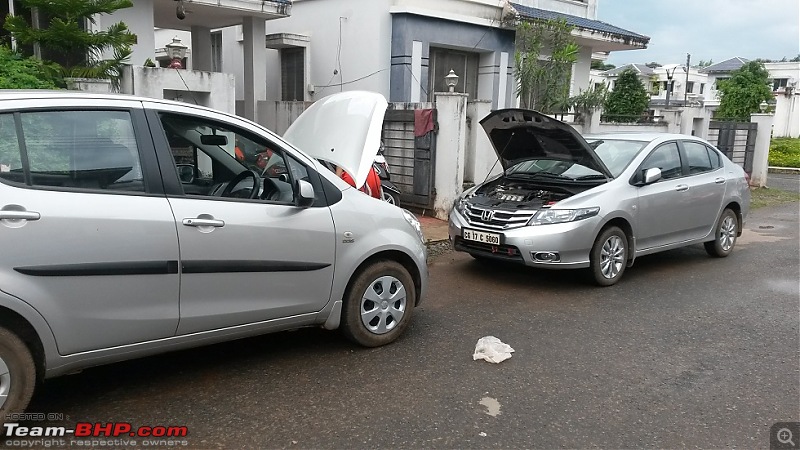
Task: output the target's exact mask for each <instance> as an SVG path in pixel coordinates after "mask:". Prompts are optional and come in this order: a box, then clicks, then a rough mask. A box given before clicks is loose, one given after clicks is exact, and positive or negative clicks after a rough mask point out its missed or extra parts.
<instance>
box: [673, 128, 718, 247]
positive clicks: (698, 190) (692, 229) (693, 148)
mask: <svg viewBox="0 0 800 450" xmlns="http://www.w3.org/2000/svg"><path fill="white" fill-rule="evenodd" d="M681 146H682V150H683V153H682V155H683V159H684V160H685V161H686V166H687V167H686V169H687V170H688V173H689V175H688V176H687V177H686V178H685V182H686V184H687V185H688V186H689V190H688V191H687V194H688V196H689V199H690V201H689V205H688V206H687V214H686V220H687V224H686V226H687V228H688V230H687V231H688V234H689V238H690V239H700V238H702V237H704V236H707V235H708V234H709V233H710V232H711V229H712V228H713V227H714V225H715V224H716V222H717V217H719V214H720V211H721V209H722V199H723V198H724V197H725V184H726V182H727V179H726V174H725V171H724V170H723V169H722V168H721V164H720V160H719V155H718V154H717V152H715V151H714V150H712V149H710V148H708V147H707V146H706V145H705V144H703V143H701V142H695V141H681Z"/></svg>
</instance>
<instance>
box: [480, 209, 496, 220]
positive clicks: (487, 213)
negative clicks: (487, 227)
mask: <svg viewBox="0 0 800 450" xmlns="http://www.w3.org/2000/svg"><path fill="white" fill-rule="evenodd" d="M492 219H494V211H492V210H491V209H484V210H483V211H481V220H483V221H484V222H489V221H491V220H492Z"/></svg>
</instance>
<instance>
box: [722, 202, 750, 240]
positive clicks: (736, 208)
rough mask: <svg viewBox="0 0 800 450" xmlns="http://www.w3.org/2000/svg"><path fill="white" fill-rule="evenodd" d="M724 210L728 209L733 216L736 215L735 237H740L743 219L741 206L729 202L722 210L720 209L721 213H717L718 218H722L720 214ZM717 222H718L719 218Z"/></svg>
mask: <svg viewBox="0 0 800 450" xmlns="http://www.w3.org/2000/svg"><path fill="white" fill-rule="evenodd" d="M726 209H730V210H731V211H733V213H734V214H736V229H737V230H736V236H737V237H739V236H741V235H742V225H743V222H744V219H743V217H742V205H740V204H739V202H736V201H731V202H729V203H728V204H727V205H725V207H724V208H722V211H720V212H719V214H720V216H722V213H723V212H724V211H725V210H726ZM717 220H719V218H718V219H717Z"/></svg>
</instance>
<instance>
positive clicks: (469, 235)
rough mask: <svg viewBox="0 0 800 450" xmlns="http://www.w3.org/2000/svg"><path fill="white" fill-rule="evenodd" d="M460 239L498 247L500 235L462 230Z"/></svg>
mask: <svg viewBox="0 0 800 450" xmlns="http://www.w3.org/2000/svg"><path fill="white" fill-rule="evenodd" d="M462 237H463V238H464V239H466V240H468V241H475V242H483V243H484V244H492V245H500V235H499V234H497V233H484V232H483V231H475V230H463V231H462Z"/></svg>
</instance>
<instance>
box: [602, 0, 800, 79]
mask: <svg viewBox="0 0 800 450" xmlns="http://www.w3.org/2000/svg"><path fill="white" fill-rule="evenodd" d="M597 18H598V19H599V20H602V21H603V22H608V23H610V24H612V25H616V26H618V27H621V28H624V29H626V30H629V31H633V32H635V33H639V34H643V35H645V36H650V43H649V44H648V45H647V49H645V50H626V51H619V52H611V56H610V57H609V59H608V61H607V62H608V63H611V64H615V65H617V66H620V65H623V64H626V63H648V62H651V61H656V62H659V63H661V64H672V63H685V61H686V54H687V53H691V55H692V64H693V65H694V64H696V63H697V62H699V61H700V60H706V61H707V60H709V59H712V60H713V61H714V62H721V61H724V60H726V59H729V58H732V57H734V56H741V57H743V58H747V59H755V58H768V59H775V60H779V59H781V58H783V57H784V56H786V57H787V58H790V59H791V58H793V57H795V56H797V54H798V53H800V0H598V7H597Z"/></svg>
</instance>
